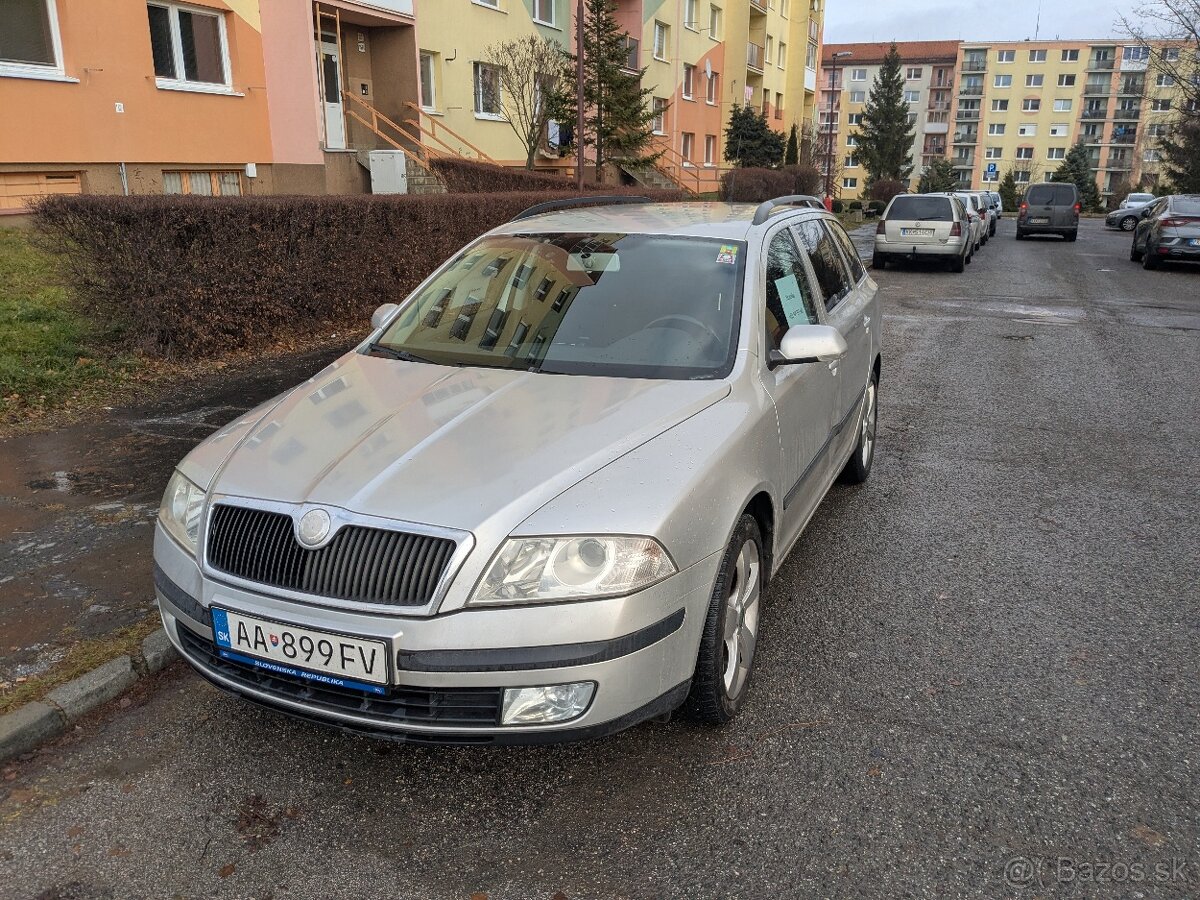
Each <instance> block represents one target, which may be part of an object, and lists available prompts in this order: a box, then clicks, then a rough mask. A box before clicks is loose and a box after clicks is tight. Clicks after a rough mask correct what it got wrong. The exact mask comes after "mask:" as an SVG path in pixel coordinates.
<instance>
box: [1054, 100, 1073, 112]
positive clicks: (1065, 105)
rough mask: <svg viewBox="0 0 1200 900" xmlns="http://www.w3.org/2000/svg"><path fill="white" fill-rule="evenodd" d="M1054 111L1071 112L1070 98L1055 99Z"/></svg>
mask: <svg viewBox="0 0 1200 900" xmlns="http://www.w3.org/2000/svg"><path fill="white" fill-rule="evenodd" d="M1054 111H1055V112H1070V111H1071V101H1070V100H1055V101H1054Z"/></svg>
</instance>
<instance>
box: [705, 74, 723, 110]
mask: <svg viewBox="0 0 1200 900" xmlns="http://www.w3.org/2000/svg"><path fill="white" fill-rule="evenodd" d="M720 77H721V76H720V74H718V73H717V72H713V73H712V74H711V75H706V76H705V78H704V102H705V103H707V104H708V105H709V106H716V105H717V79H718V78H720Z"/></svg>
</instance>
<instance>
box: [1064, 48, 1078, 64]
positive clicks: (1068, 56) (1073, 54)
mask: <svg viewBox="0 0 1200 900" xmlns="http://www.w3.org/2000/svg"><path fill="white" fill-rule="evenodd" d="M1061 62H1079V50H1077V49H1076V50H1064V51H1063V52H1062V59H1061Z"/></svg>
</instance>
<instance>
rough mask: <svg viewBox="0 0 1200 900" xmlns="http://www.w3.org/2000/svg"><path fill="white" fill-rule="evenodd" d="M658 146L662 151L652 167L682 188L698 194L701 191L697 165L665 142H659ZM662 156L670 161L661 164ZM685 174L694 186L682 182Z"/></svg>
mask: <svg viewBox="0 0 1200 900" xmlns="http://www.w3.org/2000/svg"><path fill="white" fill-rule="evenodd" d="M658 146H659V147H660V148H661V151H662V152H661V154H660V155H659V158H658V161H657V162H655V163H653V166H654V168H656V169H658V170H659V171H660V172H662V173H663V174H664V175H666V176H667V177H668V178H670V179H671V180H672V181H673V182H675V183H676V184H677V185H679V187H680V188H682V189H683V190H685V191H687V192H689V193H691V194H693V195H696V196H698V195H699V194H700V193H701V191H700V180H701V179H700V169H699V167H698V166H697V165H696V164H695V163H694V162H692V161H691V160H690V159H687V158H686V157H685V156H684V155H683V154H682V153H680V152H679V151H678V150H676V149H675V148H674V147H671V146H669V145H667V144H659V145H658ZM664 157H665V158H666V159H667V160H669V161H670V162H668V163H667V164H666V165H664V164H663V158H664ZM684 163H689V165H684ZM685 176H687V178H690V180H692V181H694V182H695V187H694V188H692V187H689V186H688V185H686V184H684V181H685Z"/></svg>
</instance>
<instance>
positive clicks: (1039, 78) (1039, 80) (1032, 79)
mask: <svg viewBox="0 0 1200 900" xmlns="http://www.w3.org/2000/svg"><path fill="white" fill-rule="evenodd" d="M1045 86H1046V76H1045V75H1043V74H1042V73H1041V72H1038V73H1037V74H1030V75H1026V76H1025V87H1045Z"/></svg>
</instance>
